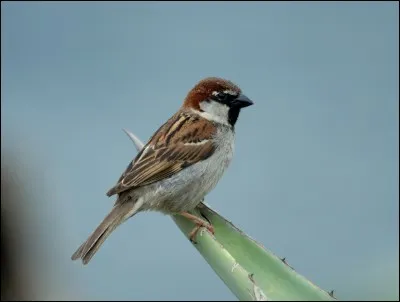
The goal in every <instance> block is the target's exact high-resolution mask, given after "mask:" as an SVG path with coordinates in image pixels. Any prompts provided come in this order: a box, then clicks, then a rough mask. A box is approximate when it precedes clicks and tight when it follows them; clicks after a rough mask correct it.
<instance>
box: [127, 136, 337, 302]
mask: <svg viewBox="0 0 400 302" xmlns="http://www.w3.org/2000/svg"><path fill="white" fill-rule="evenodd" d="M124 131H125V132H126V134H127V135H128V136H129V137H130V139H131V140H132V141H133V143H134V144H135V146H136V148H137V150H138V151H140V150H141V149H142V148H143V143H142V142H141V141H140V140H139V139H138V138H137V137H136V136H135V135H134V134H132V133H131V132H129V131H127V130H124ZM192 214H194V215H197V216H198V217H200V218H202V217H206V218H207V220H209V221H210V222H211V224H212V225H213V226H214V230H215V235H212V234H211V233H210V232H208V231H207V230H206V229H205V228H202V229H201V230H200V231H199V232H198V234H197V237H196V242H197V243H196V244H194V247H195V248H196V249H197V250H198V252H199V253H200V254H201V255H202V256H203V258H204V259H205V260H206V261H207V263H208V264H209V265H210V266H211V268H212V269H213V270H214V271H215V273H216V274H217V275H218V276H219V277H220V278H221V280H222V281H223V282H224V283H225V285H226V286H227V287H228V288H229V289H230V290H231V292H232V293H233V294H234V295H235V296H236V297H237V298H238V299H239V300H241V301H250V300H253V301H268V300H270V301H272V300H285V301H289V300H291V301H293V300H296V301H300V300H308V301H321V300H336V299H335V298H334V297H333V294H332V293H327V292H326V291H324V290H322V289H320V288H319V287H317V286H316V285H314V284H313V283H311V282H310V281H309V280H307V279H306V278H304V277H303V276H301V275H300V274H298V273H297V272H296V271H295V270H294V269H293V268H292V267H291V266H289V265H288V264H287V262H286V261H285V259H280V258H279V257H277V256H276V255H274V254H273V253H272V252H270V251H268V250H267V249H265V248H264V247H263V246H262V245H260V244H259V243H257V242H256V241H255V240H253V239H252V238H250V237H249V236H248V235H246V234H245V233H243V232H242V231H241V230H239V229H238V228H237V227H235V226H234V225H233V224H232V223H231V222H229V221H228V220H226V219H225V218H224V217H222V216H221V215H220V214H218V213H217V212H216V211H214V210H212V209H211V208H210V207H209V206H208V205H206V204H205V203H204V202H203V203H201V204H200V205H199V206H198V207H197V208H196V209H195V210H194V211H193V212H192ZM172 219H173V220H174V222H175V223H176V225H177V226H178V227H179V229H180V230H181V231H182V232H183V234H184V235H185V236H187V234H189V233H190V231H191V230H192V229H193V227H194V224H193V222H192V221H190V220H188V219H187V218H185V217H182V216H172ZM203 219H204V218H203Z"/></svg>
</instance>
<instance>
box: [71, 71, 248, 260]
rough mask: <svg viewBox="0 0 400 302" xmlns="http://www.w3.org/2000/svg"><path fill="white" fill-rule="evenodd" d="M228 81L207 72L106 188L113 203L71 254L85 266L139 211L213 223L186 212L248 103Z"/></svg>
mask: <svg viewBox="0 0 400 302" xmlns="http://www.w3.org/2000/svg"><path fill="white" fill-rule="evenodd" d="M253 104H254V103H253V101H252V100H250V99H249V98H248V97H247V96H246V95H245V94H243V93H242V90H241V89H240V88H239V86H237V85H236V84H235V83H233V82H232V81H230V80H227V79H224V78H220V77H207V78H203V79H201V80H200V81H199V82H197V83H196V84H195V85H194V87H193V88H192V89H190V90H189V92H188V93H187V95H186V97H185V99H184V101H183V104H182V105H181V107H180V108H179V109H178V111H177V112H176V113H175V114H173V115H172V116H171V117H170V118H169V119H168V120H167V121H166V122H165V123H164V124H163V125H162V126H161V127H160V128H159V129H158V130H157V131H156V132H155V133H154V134H153V135H152V136H151V138H150V139H149V141H148V142H147V143H146V145H145V146H144V147H143V149H142V150H141V151H140V152H139V153H138V154H137V155H136V157H135V158H134V159H133V160H132V161H131V162H130V163H129V165H128V166H127V168H126V169H125V171H124V172H123V173H122V175H121V176H120V178H119V179H118V181H117V183H116V184H115V185H114V186H113V187H112V188H111V189H110V190H108V192H107V193H106V195H107V196H108V197H111V196H114V195H117V198H116V201H115V202H114V205H113V208H112V209H111V211H110V212H109V214H108V215H107V216H105V218H104V219H103V221H102V222H101V223H100V224H99V225H98V227H97V228H96V229H95V230H94V232H93V233H92V234H91V235H90V236H89V237H88V239H87V240H86V241H85V242H83V243H82V244H81V245H80V247H79V248H78V249H77V250H76V251H75V253H74V254H73V255H72V256H71V259H72V260H77V259H81V260H82V263H83V264H84V265H85V264H87V263H89V261H90V260H91V259H92V257H93V256H94V255H95V254H96V252H97V251H98V250H99V248H100V247H101V245H102V244H103V243H104V241H105V240H106V239H107V237H108V236H110V234H111V233H112V232H113V231H114V230H115V229H116V228H117V227H118V226H119V225H121V224H122V223H123V222H125V221H126V220H127V219H129V218H131V217H132V216H134V215H136V214H138V213H140V212H144V211H156V212H160V213H163V214H166V215H182V216H184V217H186V218H188V219H190V220H191V221H193V222H194V223H195V227H194V229H193V230H192V231H191V232H190V233H189V234H188V236H189V239H190V240H191V241H193V242H194V243H195V239H194V238H195V236H196V234H197V231H198V230H199V229H200V228H201V227H205V228H206V229H207V230H208V231H210V232H211V233H212V234H214V228H213V226H212V225H211V224H210V223H209V222H207V221H205V220H203V219H201V218H199V217H197V216H195V215H193V214H190V213H189V212H190V211H191V210H193V209H194V208H195V207H196V206H197V205H198V204H199V203H200V202H201V201H203V200H204V197H205V196H206V195H207V194H208V193H209V192H210V191H212V190H213V189H214V188H215V186H216V185H217V183H218V182H219V180H220V179H221V177H222V176H223V174H224V172H225V171H226V169H227V167H228V166H229V164H230V162H231V160H232V157H233V153H234V145H235V125H236V122H237V120H238V117H239V113H240V111H241V109H242V108H245V107H248V106H251V105H253Z"/></svg>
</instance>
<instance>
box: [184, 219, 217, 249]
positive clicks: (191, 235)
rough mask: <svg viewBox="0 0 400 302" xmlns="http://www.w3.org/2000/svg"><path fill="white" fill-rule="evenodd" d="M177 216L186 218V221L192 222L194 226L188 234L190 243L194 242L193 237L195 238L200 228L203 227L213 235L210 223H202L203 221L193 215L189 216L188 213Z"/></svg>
mask: <svg viewBox="0 0 400 302" xmlns="http://www.w3.org/2000/svg"><path fill="white" fill-rule="evenodd" d="M179 214H180V215H181V216H183V217H186V218H187V219H189V220H191V221H193V222H194V223H195V224H196V226H195V227H194V229H193V230H192V231H191V232H190V233H189V239H190V241H192V242H195V240H194V237H196V234H197V232H198V231H199V229H200V228H201V227H205V228H206V229H207V230H208V231H209V232H210V233H211V234H213V235H214V227H213V226H212V225H211V224H210V223H208V222H206V221H204V220H203V219H201V218H199V217H197V216H195V215H193V214H189V213H188V212H182V213H179Z"/></svg>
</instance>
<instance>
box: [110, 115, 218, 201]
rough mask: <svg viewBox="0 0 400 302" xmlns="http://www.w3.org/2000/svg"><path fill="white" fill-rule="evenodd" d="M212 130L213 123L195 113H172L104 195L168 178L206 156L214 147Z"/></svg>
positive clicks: (213, 130) (213, 129)
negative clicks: (173, 114)
mask: <svg viewBox="0 0 400 302" xmlns="http://www.w3.org/2000/svg"><path fill="white" fill-rule="evenodd" d="M214 132H215V128H214V126H213V125H212V124H210V123H208V122H206V121H205V120H203V119H200V118H199V117H198V116H193V115H189V114H182V113H181V114H179V115H175V116H173V117H172V118H171V119H170V120H168V121H167V123H165V124H164V125H163V126H162V127H161V128H160V129H159V131H157V132H156V133H155V134H154V136H153V137H152V138H151V139H150V141H149V143H148V144H147V145H146V146H145V147H144V149H143V150H144V151H143V152H140V153H139V154H138V155H137V157H136V158H135V160H134V162H133V163H131V164H130V165H129V166H128V168H127V169H126V170H125V172H124V173H123V174H122V175H121V177H120V179H119V180H118V183H117V185H116V186H114V187H113V188H111V189H110V190H109V191H108V192H107V195H108V196H111V195H114V194H117V193H121V192H123V191H125V190H128V189H130V188H135V187H140V186H145V185H148V184H151V183H154V182H156V181H159V180H162V179H165V178H168V177H170V176H172V175H174V174H175V173H178V172H179V171H181V170H182V169H183V168H185V167H188V166H190V165H192V164H194V163H196V162H198V161H201V160H205V159H207V158H208V157H209V156H210V155H211V154H212V152H213V151H214V144H213V143H212V140H211V138H212V136H213V134H214ZM150 143H151V145H150Z"/></svg>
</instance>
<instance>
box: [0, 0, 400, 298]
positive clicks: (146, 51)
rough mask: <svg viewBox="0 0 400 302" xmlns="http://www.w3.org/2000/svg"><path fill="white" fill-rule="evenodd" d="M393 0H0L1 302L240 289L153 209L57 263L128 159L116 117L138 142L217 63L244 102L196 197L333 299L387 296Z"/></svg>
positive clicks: (392, 189) (393, 174) (100, 209)
mask: <svg viewBox="0 0 400 302" xmlns="http://www.w3.org/2000/svg"><path fill="white" fill-rule="evenodd" d="M398 9H399V5H398V3H397V2H382V3H378V2H368V3H367V2H364V3H363V2H357V3H356V2H352V3H351V2H350V3H344V2H341V3H338V2H330V3H328V2H326V3H322V2H320V3H311V2H303V3H294V2H231V3H223V2H204V3H200V2H186V3H185V2H163V3H161V2H130V3H126V2H124V3H122V2H115V3H111V2H101V3H100V2H98V3H88V2H86V3H84V2H83V3H72V2H70V3H66V2H63V3H62V2H60V3H54V2H53V3H49V2H48V3H45V2H36V3H35V2H34V3H28V2H15V3H11V2H2V3H1V88H2V89H1V155H2V156H1V166H2V191H1V195H2V203H1V224H2V228H1V230H2V239H1V241H2V253H1V255H2V287H1V288H2V293H1V294H2V299H3V298H4V297H6V296H7V297H8V298H10V297H12V298H14V299H15V298H18V299H28V300H32V299H46V300H49V299H59V300H72V299H73V300H75V299H92V300H94V299H97V300H140V299H143V300H214V299H215V300H236V298H235V297H234V296H233V295H232V294H231V293H230V292H229V290H228V289H227V288H226V287H225V285H224V284H223V282H222V281H221V280H220V279H219V278H218V277H217V276H216V275H215V274H214V272H213V271H212V269H211V268H210V267H209V266H208V264H207V263H206V262H205V261H204V260H203V258H202V257H201V256H200V255H199V254H198V253H197V251H196V250H195V249H194V248H193V247H192V245H191V244H190V242H189V241H188V240H187V239H186V238H185V237H184V236H183V235H182V233H181V232H180V230H179V229H178V228H177V226H176V225H175V224H174V223H173V221H172V220H171V219H170V218H169V217H167V216H163V215H161V214H157V213H146V214H140V215H138V216H135V218H134V219H131V220H130V221H129V222H127V223H125V224H124V225H123V226H121V227H120V228H119V229H118V230H117V231H116V232H115V233H113V235H112V236H111V237H110V238H109V239H108V240H107V241H106V242H105V244H104V245H103V246H102V248H101V250H100V251H99V253H98V254H96V256H95V257H94V258H93V260H92V262H90V264H89V265H88V266H83V265H82V264H81V263H80V262H72V261H71V260H70V257H71V255H72V253H73V252H74V251H75V249H76V248H77V247H78V246H79V245H80V244H81V243H82V242H83V241H84V240H85V239H86V238H87V236H88V235H89V234H90V233H91V232H92V231H93V229H94V228H95V227H96V226H97V224H98V223H99V222H100V221H101V220H102V219H103V217H104V216H105V215H106V214H107V213H108V211H109V210H110V208H111V206H112V204H113V201H114V198H110V199H109V198H107V197H106V195H105V193H106V191H107V190H108V189H109V188H110V187H112V186H113V185H114V184H115V183H116V181H117V179H118V178H119V176H120V174H121V173H122V171H123V169H125V167H126V166H127V164H128V162H129V161H130V160H131V159H132V158H133V157H134V156H135V155H136V150H135V148H134V146H133V144H132V142H131V141H129V139H128V138H127V137H126V135H125V134H124V133H123V132H122V130H121V129H122V128H127V129H129V130H131V131H132V132H133V133H135V134H136V135H138V136H139V137H140V138H141V139H142V140H143V141H146V140H147V139H148V138H149V137H150V136H151V134H152V133H153V132H154V131H155V130H156V129H157V128H158V127H159V126H160V125H161V124H162V123H163V122H164V121H165V120H166V119H168V118H169V117H170V115H172V114H173V113H174V112H175V111H176V110H177V109H178V107H179V106H180V105H181V102H182V101H183V99H184V97H185V95H186V93H187V92H188V91H189V89H191V88H192V87H193V86H194V84H195V83H196V82H197V81H199V80H200V79H202V78H204V77H207V76H219V77H225V78H227V79H229V80H232V81H234V82H236V83H237V84H238V85H239V86H240V87H241V88H242V90H243V91H244V92H245V93H246V95H248V96H249V97H250V98H251V99H252V100H254V101H255V106H253V107H250V108H249V109H246V110H244V111H243V112H242V114H241V116H240V118H239V121H238V124H237V127H236V128H237V129H236V132H237V138H236V153H235V157H234V160H233V162H232V164H231V166H230V168H229V169H228V171H227V173H226V174H225V176H224V177H223V179H222V180H221V181H220V183H219V185H218V186H217V187H216V189H215V190H214V191H213V192H211V193H210V194H209V195H208V196H207V198H206V202H207V203H208V204H210V205H211V206H212V207H213V208H214V209H216V210H217V211H218V212H220V213H221V214H222V215H223V216H225V217H226V218H227V219H229V220H231V221H232V222H233V223H234V224H235V225H236V226H238V227H239V228H241V229H242V230H243V231H245V232H246V233H248V234H249V235H250V236H251V237H253V238H255V239H257V240H258V241H259V242H261V243H262V244H263V245H264V246H266V247H267V248H268V249H270V250H271V251H273V252H274V253H276V254H277V255H279V256H281V257H286V259H287V261H288V262H289V264H290V265H292V266H293V267H294V268H295V269H296V270H297V271H298V272H299V273H300V274H302V275H304V276H305V277H307V278H308V279H310V280H311V281H313V282H314V283H315V284H317V285H318V286H320V287H321V288H323V289H325V290H327V291H329V290H331V289H334V290H335V295H336V296H337V297H338V298H339V299H341V300H351V299H361V300H398V299H399V286H398V282H399V260H398V259H399V239H398V238H399V230H398V226H399V225H398V224H399V215H398V210H399V193H398V192H399V191H398V190H399V187H398V181H399V139H398V135H399V131H398V123H399V113H398V110H399V85H398V83H399V10H398ZM4 251H6V252H4ZM16 251H18V253H17V252H16ZM4 257H8V258H6V259H3V258H4ZM10 259H12V261H11V260H10ZM6 265H7V268H6ZM3 268H4V269H3ZM6 269H7V272H9V274H8V275H7V276H9V277H8V278H3V272H4V271H5V270H6ZM10 276H11V277H10ZM3 282H8V283H9V285H8V287H7V288H10V290H8V291H7V292H6V291H5V287H3ZM10 284H11V285H10Z"/></svg>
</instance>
